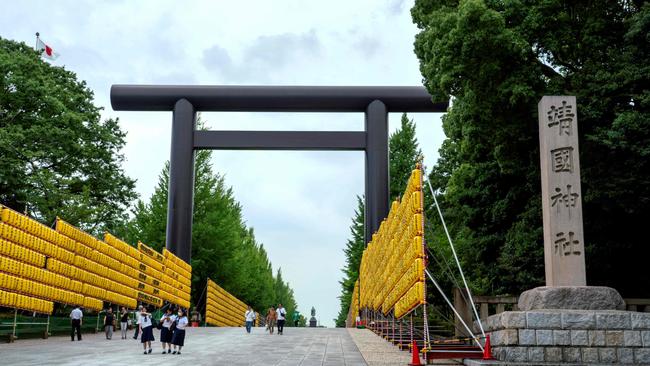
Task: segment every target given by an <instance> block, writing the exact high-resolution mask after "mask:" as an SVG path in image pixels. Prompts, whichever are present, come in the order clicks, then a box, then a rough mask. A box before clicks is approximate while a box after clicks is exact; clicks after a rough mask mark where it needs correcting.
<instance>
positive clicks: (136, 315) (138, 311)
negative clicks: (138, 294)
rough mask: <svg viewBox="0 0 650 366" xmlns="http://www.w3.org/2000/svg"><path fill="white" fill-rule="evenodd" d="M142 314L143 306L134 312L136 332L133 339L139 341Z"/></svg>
mask: <svg viewBox="0 0 650 366" xmlns="http://www.w3.org/2000/svg"><path fill="white" fill-rule="evenodd" d="M141 312H142V305H140V306H138V310H136V311H133V317H134V318H135V319H134V320H135V332H134V334H133V339H138V334H139V333H140V313H141Z"/></svg>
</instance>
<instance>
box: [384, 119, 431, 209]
mask: <svg viewBox="0 0 650 366" xmlns="http://www.w3.org/2000/svg"><path fill="white" fill-rule="evenodd" d="M400 123H401V124H400V128H399V129H398V130H397V131H395V132H394V133H393V134H392V135H390V138H389V140H388V145H389V147H388V149H389V152H390V157H389V159H390V200H391V202H392V201H393V200H395V199H397V198H398V197H400V196H401V195H402V194H403V193H404V190H405V189H406V183H407V181H408V177H409V176H410V175H411V172H412V171H413V169H415V165H416V164H417V163H418V162H420V161H422V158H423V156H422V151H421V150H420V148H419V147H418V141H417V138H416V137H415V122H413V120H412V119H411V120H409V119H408V116H407V115H406V113H404V114H402V119H401V121H400Z"/></svg>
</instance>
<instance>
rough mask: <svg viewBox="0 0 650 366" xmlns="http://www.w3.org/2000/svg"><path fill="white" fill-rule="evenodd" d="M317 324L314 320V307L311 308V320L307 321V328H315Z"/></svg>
mask: <svg viewBox="0 0 650 366" xmlns="http://www.w3.org/2000/svg"><path fill="white" fill-rule="evenodd" d="M317 324H318V321H317V320H316V309H314V307H313V306H312V307H311V318H310V319H309V327H310V328H316V326H317Z"/></svg>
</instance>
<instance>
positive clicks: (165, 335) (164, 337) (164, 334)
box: [160, 327, 174, 343]
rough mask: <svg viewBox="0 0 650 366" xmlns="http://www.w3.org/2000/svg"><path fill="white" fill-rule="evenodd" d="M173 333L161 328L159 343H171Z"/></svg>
mask: <svg viewBox="0 0 650 366" xmlns="http://www.w3.org/2000/svg"><path fill="white" fill-rule="evenodd" d="M173 334H174V332H172V331H171V330H169V328H165V327H162V328H161V329H160V341H161V342H162V343H172V335H173Z"/></svg>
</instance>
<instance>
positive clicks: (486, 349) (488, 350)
mask: <svg viewBox="0 0 650 366" xmlns="http://www.w3.org/2000/svg"><path fill="white" fill-rule="evenodd" d="M483 359H484V360H494V357H492V346H491V345H490V335H489V334H488V335H487V336H485V346H483Z"/></svg>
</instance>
